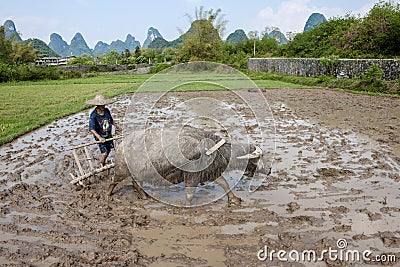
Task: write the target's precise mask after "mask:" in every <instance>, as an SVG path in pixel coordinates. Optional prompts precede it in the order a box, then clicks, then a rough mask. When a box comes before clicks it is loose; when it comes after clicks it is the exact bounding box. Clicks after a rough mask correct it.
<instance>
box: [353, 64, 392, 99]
mask: <svg viewBox="0 0 400 267" xmlns="http://www.w3.org/2000/svg"><path fill="white" fill-rule="evenodd" d="M359 86H360V89H361V90H363V91H369V92H377V93H387V92H388V88H387V87H386V86H384V84H383V71H382V70H381V69H380V68H379V67H378V66H377V65H375V64H372V65H371V66H369V67H368V69H367V70H366V71H365V72H364V73H363V74H362V75H361V81H360V84H359Z"/></svg>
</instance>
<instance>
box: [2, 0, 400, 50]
mask: <svg viewBox="0 0 400 267" xmlns="http://www.w3.org/2000/svg"><path fill="white" fill-rule="evenodd" d="M396 1H397V0H396ZM376 2H378V0H334V1H330V0H329V1H328V0H326V1H323V0H284V1H277V0H238V1H236V0H147V1H146V0H142V1H134V0H131V1H128V0H126V1H124V0H113V1H109V0H67V1H57V0H56V1H55V0H34V1H32V0H13V1H10V0H0V23H1V24H4V22H5V21H6V20H7V19H11V20H13V21H14V23H15V26H16V28H17V31H18V32H19V33H20V35H21V37H22V39H24V40H25V39H29V38H39V39H41V40H43V41H45V42H46V43H49V41H50V34H51V33H53V32H55V33H58V34H60V35H61V36H62V37H63V39H64V40H65V41H66V42H67V43H68V44H69V43H70V42H71V39H72V38H73V36H74V35H75V33H77V32H80V33H81V34H82V35H83V37H84V38H85V40H86V42H87V44H88V45H89V47H91V48H94V46H95V45H96V43H97V42H98V41H103V42H106V43H108V44H109V43H111V42H112V41H114V40H117V39H120V40H123V41H124V40H125V38H126V35H127V34H131V35H133V36H134V37H135V39H136V40H138V41H140V43H141V44H143V42H144V40H145V39H146V36H147V30H148V28H149V27H154V28H157V29H158V30H159V31H160V33H161V35H162V36H163V37H164V39H166V40H168V41H171V40H174V39H176V38H177V37H179V35H180V31H179V29H180V30H182V31H184V32H185V31H186V30H188V29H189V27H190V20H189V18H188V17H187V16H186V15H187V14H189V15H191V16H194V14H195V10H196V8H199V7H200V6H203V7H204V9H205V10H209V9H211V8H212V9H214V10H216V9H218V8H220V9H221V14H223V15H224V19H225V20H227V24H226V34H225V36H223V38H226V37H227V36H228V35H229V33H232V32H234V31H235V30H236V29H243V30H244V31H245V32H246V33H248V32H249V31H254V30H256V31H258V32H262V31H263V30H264V29H265V27H271V26H273V27H278V28H279V29H280V30H281V31H282V32H283V33H287V32H302V30H303V28H304V25H305V23H306V21H307V19H308V17H309V16H310V15H311V14H312V13H314V12H318V13H322V14H324V15H325V17H326V18H327V19H328V18H330V17H337V16H344V15H345V14H348V13H350V14H354V15H365V14H367V13H368V11H369V10H370V9H371V8H372V7H373V5H374V3H376Z"/></svg>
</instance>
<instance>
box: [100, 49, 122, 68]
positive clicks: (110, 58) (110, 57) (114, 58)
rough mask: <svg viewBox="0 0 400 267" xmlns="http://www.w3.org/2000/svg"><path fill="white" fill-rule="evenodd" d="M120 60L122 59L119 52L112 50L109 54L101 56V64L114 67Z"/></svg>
mask: <svg viewBox="0 0 400 267" xmlns="http://www.w3.org/2000/svg"><path fill="white" fill-rule="evenodd" d="M120 59H121V55H120V54H119V53H118V52H117V51H115V50H112V51H110V52H109V53H108V54H105V55H103V56H101V57H100V62H101V64H107V65H114V64H118V61H119V60H120Z"/></svg>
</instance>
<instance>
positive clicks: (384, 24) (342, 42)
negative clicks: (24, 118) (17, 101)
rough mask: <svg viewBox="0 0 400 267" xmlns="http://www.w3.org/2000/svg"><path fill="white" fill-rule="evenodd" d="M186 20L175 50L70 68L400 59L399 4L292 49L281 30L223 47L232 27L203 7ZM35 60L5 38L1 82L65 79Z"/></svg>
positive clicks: (298, 41)
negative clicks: (281, 37)
mask: <svg viewBox="0 0 400 267" xmlns="http://www.w3.org/2000/svg"><path fill="white" fill-rule="evenodd" d="M187 17H188V18H189V19H190V24H191V27H190V29H189V30H188V31H187V32H186V33H183V34H182V35H181V36H180V38H178V39H176V40H175V41H174V46H173V47H171V46H170V43H171V42H167V41H165V40H164V39H161V38H157V39H155V40H154V41H153V42H152V43H151V44H150V45H149V47H150V48H147V49H141V48H139V47H136V49H135V50H134V51H129V50H125V51H124V52H122V53H117V52H116V51H111V52H109V53H108V54H105V55H102V56H100V57H97V58H93V57H92V56H90V55H83V56H80V57H77V58H76V59H74V60H72V61H70V63H69V64H72V65H97V64H123V65H132V68H134V65H135V64H146V63H151V64H163V65H162V66H160V67H157V68H155V69H156V70H160V69H163V68H165V66H166V65H165V64H178V63H181V62H187V61H195V60H205V61H214V62H220V63H224V64H229V65H231V66H233V67H235V68H238V69H241V70H246V62H247V59H248V58H250V57H314V58H321V60H324V59H339V58H396V57H398V56H399V54H400V46H398V45H397V44H398V43H399V42H400V4H398V3H397V4H395V3H393V2H379V3H377V4H375V6H374V7H373V8H372V9H371V10H370V11H369V13H368V14H367V15H366V16H365V17H359V16H353V15H346V16H344V17H335V18H331V19H329V20H328V21H326V22H324V23H321V24H320V25H318V26H316V27H315V28H313V29H311V30H308V31H306V32H303V33H299V34H297V35H293V34H290V38H289V42H288V43H287V44H278V42H277V41H276V39H275V38H271V37H270V36H273V34H272V33H273V32H274V31H276V30H277V28H275V27H266V30H265V31H263V32H262V33H261V34H259V33H258V32H257V31H251V32H249V33H248V34H247V36H246V37H245V38H244V36H242V37H241V38H240V39H241V40H240V41H236V40H235V41H234V42H232V41H224V40H223V39H222V37H223V33H224V29H225V25H226V23H227V21H226V20H225V19H224V15H222V14H221V10H220V9H218V10H213V9H211V10H205V9H204V8H203V7H200V8H199V9H196V12H195V14H194V16H193V17H192V16H190V15H187ZM2 30H3V29H2ZM1 32H3V31H1ZM151 47H157V48H151ZM36 57H37V51H36V50H35V49H34V48H33V47H32V44H31V43H28V44H25V43H23V42H14V41H10V40H7V39H5V38H4V35H2V34H0V64H1V65H0V82H2V81H10V80H27V79H41V78H47V79H54V78H57V77H61V76H60V75H59V74H58V75H57V74H56V72H55V71H50V72H51V75H48V76H46V75H45V74H43V73H42V74H40V75H36V74H37V73H40V70H37V69H36V68H34V67H32V66H31V65H27V63H28V62H32V61H33V60H34V59H35V58H36ZM21 66H22V67H21ZM42 69H45V68H42ZM45 72H48V70H46V71H45ZM20 73H22V75H20ZM327 75H329V73H327ZM67 76H68V75H67Z"/></svg>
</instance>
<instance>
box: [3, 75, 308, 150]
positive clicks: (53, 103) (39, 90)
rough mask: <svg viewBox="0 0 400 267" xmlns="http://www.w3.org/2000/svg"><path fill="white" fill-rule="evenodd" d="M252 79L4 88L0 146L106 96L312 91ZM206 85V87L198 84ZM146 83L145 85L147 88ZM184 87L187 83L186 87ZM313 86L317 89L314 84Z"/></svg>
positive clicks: (138, 79)
mask: <svg viewBox="0 0 400 267" xmlns="http://www.w3.org/2000/svg"><path fill="white" fill-rule="evenodd" d="M249 76H250V78H252V79H253V81H251V80H248V79H247V77H246V76H244V75H241V74H235V75H233V76H232V75H227V74H216V75H211V76H210V75H209V74H207V76H202V74H199V75H198V74H196V75H193V74H190V75H189V74H188V75H185V74H183V75H182V74H180V75H176V74H175V75H171V74H169V75H167V76H163V75H155V76H153V75H151V74H148V75H110V76H96V77H86V78H77V79H68V80H55V81H36V82H14V83H3V84H0V145H2V144H5V143H7V142H10V141H12V140H13V139H15V138H17V137H18V136H21V135H23V134H25V133H27V132H30V131H32V130H34V129H36V128H38V127H40V126H43V125H45V124H48V123H50V122H52V121H54V120H56V119H58V118H62V117H65V116H68V115H70V114H73V113H76V112H79V111H81V110H84V109H86V108H89V107H90V106H88V105H86V104H85V101H86V100H88V99H91V98H93V97H94V96H95V95H96V94H98V93H102V94H104V95H105V96H106V97H114V96H117V95H120V94H123V93H133V92H135V91H136V90H137V89H138V88H139V87H140V86H141V85H143V86H142V87H141V91H166V90H173V91H194V90H196V91H197V90H223V89H224V88H230V89H241V88H249V87H254V84H253V82H255V84H256V86H258V87H262V88H290V87H296V88H299V87H302V88H310V87H312V86H311V85H308V84H303V85H298V84H297V85H296V84H295V83H293V82H292V81H294V82H298V81H297V80H290V79H289V78H286V80H284V79H281V78H279V77H278V78H277V77H270V76H265V74H257V73H251V74H250V75H249ZM198 80H203V81H204V82H196V81H198ZM145 81H147V82H146V83H145V84H143V83H144V82H145ZM182 81H183V82H186V83H184V84H182ZM314 85H315V84H314Z"/></svg>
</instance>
